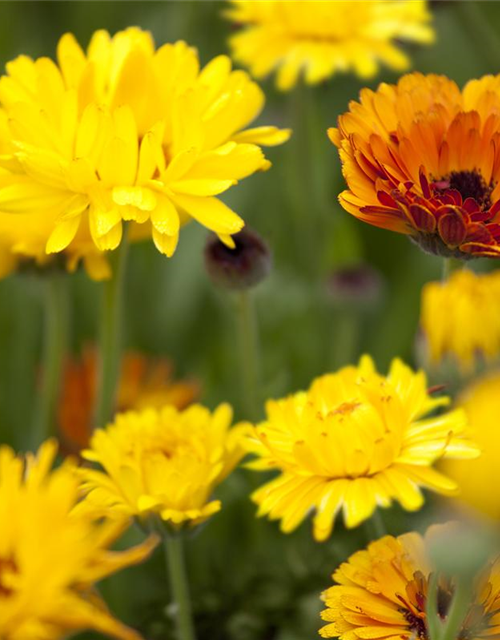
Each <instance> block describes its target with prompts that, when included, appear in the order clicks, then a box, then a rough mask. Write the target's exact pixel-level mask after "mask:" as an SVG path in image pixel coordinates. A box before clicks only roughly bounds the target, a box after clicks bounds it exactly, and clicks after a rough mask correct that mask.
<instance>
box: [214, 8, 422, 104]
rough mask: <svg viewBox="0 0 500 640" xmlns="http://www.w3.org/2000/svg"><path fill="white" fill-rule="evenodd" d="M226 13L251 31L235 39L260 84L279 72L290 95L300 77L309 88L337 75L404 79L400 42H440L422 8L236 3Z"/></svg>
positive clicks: (281, 85) (238, 54)
mask: <svg viewBox="0 0 500 640" xmlns="http://www.w3.org/2000/svg"><path fill="white" fill-rule="evenodd" d="M226 13H227V15H228V17H229V18H230V19H232V20H234V22H235V23H237V24H241V25H248V26H247V27H246V28H245V29H243V30H242V31H241V32H239V33H237V34H236V35H234V36H232V38H231V39H230V45H231V48H232V51H233V56H234V58H235V60H237V61H238V62H241V63H242V64H244V65H246V66H247V67H248V68H249V69H250V71H251V73H252V74H253V75H254V76H255V77H256V78H263V77H265V76H267V75H268V74H269V73H271V72H272V71H274V70H276V71H277V81H276V82H277V85H278V87H279V88H280V89H282V90H284V91H286V90H288V89H291V88H292V87H293V86H294V85H295V84H296V83H297V80H298V77H299V74H300V73H301V71H304V76H305V80H306V82H307V83H308V84H316V83H318V82H321V81H322V80H325V79H326V78H329V77H330V76H332V75H333V74H335V73H337V72H338V71H341V72H346V71H353V72H354V73H356V74H357V75H358V76H360V77H362V78H370V77H372V76H374V75H375V74H376V73H377V71H378V67H379V63H383V64H386V65H387V66H388V67H390V68H391V69H394V70H396V71H403V70H405V69H407V68H408V66H409V60H408V58H407V56H406V55H405V54H404V53H403V52H402V51H401V49H400V48H399V47H398V46H396V45H395V44H394V40H395V39H398V40H408V41H412V42H420V43H426V44H427V43H431V42H432V41H433V40H434V32H433V30H432V28H431V27H430V26H429V22H430V20H431V15H430V13H429V12H428V11H427V7H426V3H425V2H424V1H420V0H410V1H408V0H369V1H361V2H342V1H340V2H339V1H329V0H326V1H325V0H319V1H316V0H307V1H305V2H304V0H286V1H284V0H259V2H253V1H252V0H233V2H232V7H231V9H230V10H229V11H227V12H226Z"/></svg>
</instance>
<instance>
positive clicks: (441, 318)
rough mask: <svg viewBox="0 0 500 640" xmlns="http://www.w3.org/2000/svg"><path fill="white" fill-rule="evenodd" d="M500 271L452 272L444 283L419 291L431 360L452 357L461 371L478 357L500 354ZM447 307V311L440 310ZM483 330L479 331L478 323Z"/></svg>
mask: <svg viewBox="0 0 500 640" xmlns="http://www.w3.org/2000/svg"><path fill="white" fill-rule="evenodd" d="M499 298H500V272H498V271H497V272H493V273H488V274H475V273H474V272H472V271H470V270H468V269H462V270H460V271H455V272H454V273H453V274H452V275H451V276H450V278H449V279H448V280H447V281H446V282H429V283H428V284H426V285H425V286H424V288H423V290H422V309H421V315H420V324H421V326H422V329H423V332H424V335H425V339H426V343H427V346H428V349H429V355H430V359H431V361H432V363H433V364H437V363H439V362H440V361H441V360H443V358H445V357H446V356H452V357H453V358H454V359H455V360H456V361H457V362H458V363H459V365H460V366H461V368H462V369H463V370H464V371H470V370H471V369H473V367H474V364H475V361H476V359H477V358H478V357H482V358H485V359H488V360H491V359H494V358H496V357H498V355H499V354H500V308H499V306H498V300H499ZM443 310H446V313H443ZM478 318H480V325H481V326H483V327H485V328H486V330H484V331H482V330H481V329H480V327H479V325H478Z"/></svg>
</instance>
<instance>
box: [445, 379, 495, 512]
mask: <svg viewBox="0 0 500 640" xmlns="http://www.w3.org/2000/svg"><path fill="white" fill-rule="evenodd" d="M499 393H500V373H499V372H495V373H491V374H489V375H487V376H484V377H483V378H480V379H479V380H477V381H476V382H474V383H472V384H471V385H470V386H469V387H468V388H467V389H466V390H465V391H464V392H463V393H462V394H461V395H460V398H459V400H458V405H459V406H461V407H463V408H464V409H465V411H466V413H467V417H468V420H469V424H470V429H471V433H472V434H473V437H474V440H475V441H476V442H477V444H478V445H479V447H480V448H481V457H480V458H479V459H478V460H472V461H471V462H470V466H469V464H467V465H462V464H461V463H460V462H459V461H458V460H446V461H444V462H443V464H442V465H441V466H442V469H443V470H444V472H445V473H446V474H447V475H449V476H450V478H453V480H454V481H455V482H456V483H457V484H458V486H459V487H460V496H459V499H460V501H461V502H463V503H465V504H467V505H469V506H470V507H473V508H474V509H476V510H477V511H479V512H481V513H483V514H485V515H487V516H489V517H490V518H493V519H494V520H499V519H500V496H499V494H498V492H497V491H496V490H495V489H494V487H495V486H496V481H497V480H500V430H499V429H498V397H499V395H498V394H499Z"/></svg>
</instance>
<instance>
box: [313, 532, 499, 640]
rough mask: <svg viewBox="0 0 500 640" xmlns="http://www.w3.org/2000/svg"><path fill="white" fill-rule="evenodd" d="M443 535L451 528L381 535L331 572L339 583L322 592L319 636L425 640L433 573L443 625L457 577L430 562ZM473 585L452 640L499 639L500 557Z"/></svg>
mask: <svg viewBox="0 0 500 640" xmlns="http://www.w3.org/2000/svg"><path fill="white" fill-rule="evenodd" d="M447 533H448V534H449V533H450V530H449V525H445V526H444V527H443V526H437V527H431V528H430V529H429V530H428V531H427V533H426V535H425V538H422V536H421V535H420V534H418V533H407V534H404V535H402V536H399V537H397V538H394V537H393V536H385V537H384V538H381V539H380V540H377V541H376V542H372V543H371V544H370V545H368V548H367V549H365V550H362V551H358V552H356V553H355V554H353V555H352V556H351V557H350V558H349V559H348V560H347V562H344V563H343V564H341V565H340V567H339V568H338V569H337V570H336V571H335V573H334V574H333V579H334V580H335V582H336V583H337V584H336V585H334V586H333V587H330V588H329V589H327V590H326V591H325V592H324V593H323V596H322V597H323V600H324V601H325V604H326V606H327V608H326V609H325V610H324V611H323V612H322V614H321V617H322V618H323V620H325V621H326V622H327V623H328V624H327V625H326V626H324V627H323V628H322V629H321V630H320V635H321V636H323V638H341V640H358V638H359V639H361V638H384V639H388V638H394V639H396V638H397V639H398V640H414V639H415V638H418V639H419V640H429V638H430V633H429V630H428V625H427V614H426V607H427V600H428V597H429V593H430V591H429V583H430V578H431V576H432V574H433V573H437V576H436V577H437V593H436V598H437V613H438V615H439V617H440V618H441V620H442V621H443V622H444V621H446V620H447V617H448V613H449V605H450V603H451V601H452V598H453V595H454V593H455V591H456V579H455V578H454V577H452V576H447V575H444V574H440V573H438V572H436V569H435V567H434V565H433V563H432V561H431V556H432V551H431V549H432V539H433V538H435V539H436V538H437V537H438V536H441V537H443V536H445V535H446V534H447ZM463 553H464V551H463V549H462V554H463ZM472 582H473V590H472V602H471V604H470V605H469V606H468V608H467V610H466V611H465V612H464V613H465V615H464V618H463V622H462V624H461V627H460V630H459V633H458V634H457V636H456V637H457V638H461V639H465V638H469V639H470V640H480V639H481V638H498V619H499V616H500V559H499V558H498V557H497V558H494V559H492V560H491V561H490V562H489V563H487V565H486V567H484V569H483V570H482V571H480V572H479V574H478V575H477V576H475V579H473V581H472Z"/></svg>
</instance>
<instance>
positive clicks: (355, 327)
mask: <svg viewBox="0 0 500 640" xmlns="http://www.w3.org/2000/svg"><path fill="white" fill-rule="evenodd" d="M360 316H361V312H360V311H359V310H358V309H352V308H349V307H346V306H342V307H340V308H338V309H337V310H336V313H335V320H334V324H333V333H334V341H333V356H332V370H334V371H335V370H337V369H338V368H340V367H344V366H346V365H348V364H351V363H352V362H353V361H355V360H356V359H357V358H358V346H359V337H360V325H361V317H360Z"/></svg>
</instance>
